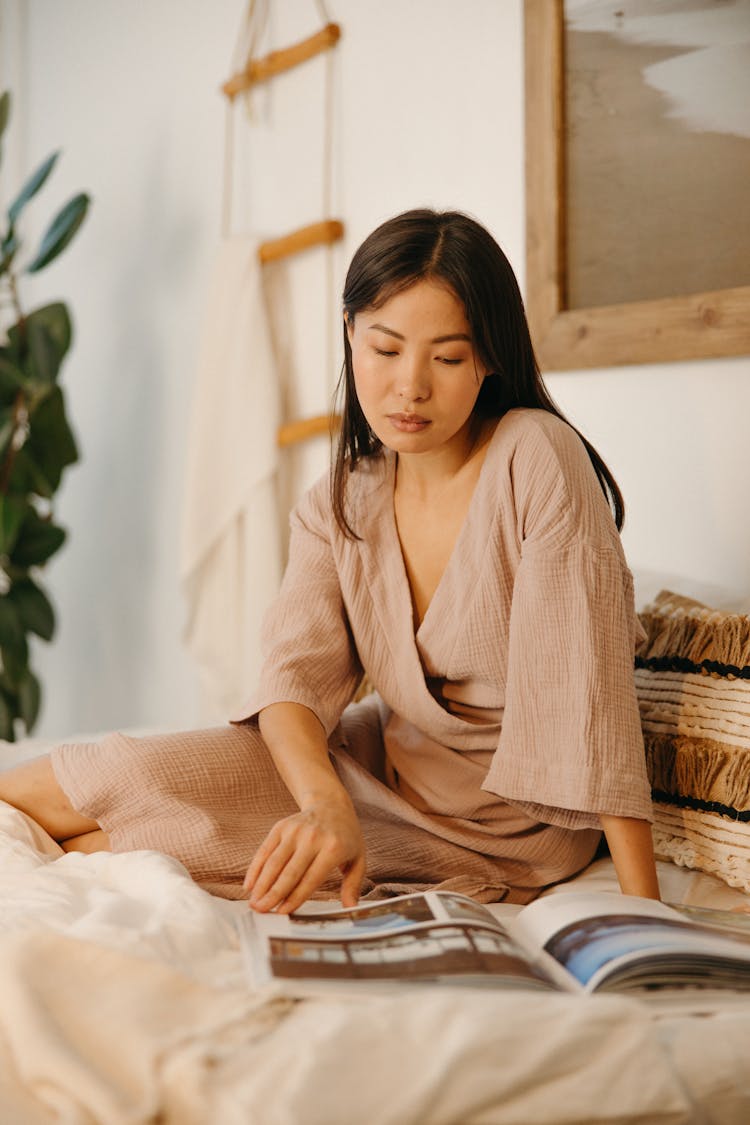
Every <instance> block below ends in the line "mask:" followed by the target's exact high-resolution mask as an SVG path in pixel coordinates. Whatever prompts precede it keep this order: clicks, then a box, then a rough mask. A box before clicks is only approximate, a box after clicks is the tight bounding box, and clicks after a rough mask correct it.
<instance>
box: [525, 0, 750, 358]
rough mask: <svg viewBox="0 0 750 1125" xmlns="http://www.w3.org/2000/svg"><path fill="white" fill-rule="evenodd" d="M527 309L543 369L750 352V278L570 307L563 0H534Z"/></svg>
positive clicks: (528, 16)
mask: <svg viewBox="0 0 750 1125" xmlns="http://www.w3.org/2000/svg"><path fill="white" fill-rule="evenodd" d="M524 22H525V90H526V269H527V274H526V311H527V315H528V319H529V325H530V327H531V334H532V338H533V340H534V346H535V349H536V353H537V357H538V359H539V362H540V365H541V367H542V370H545V371H561V370H570V369H578V368H588V367H610V366H613V365H620V364H629V363H664V362H669V361H672V360H686V359H699V358H704V357H712V356H730V355H748V354H750V286H741V287H738V288H735V289H720V290H715V291H713V292H709V293H694V294H691V295H689V296H682V297H666V298H660V299H659V300H644V301H631V302H628V303H627V304H622V305H605V306H601V307H597V308H576V309H570V308H568V307H567V306H566V292H565V288H566V284H565V277H566V270H565V203H566V193H565V150H564V145H565V120H564V117H565V100H564V82H565V59H564V13H563V0H524Z"/></svg>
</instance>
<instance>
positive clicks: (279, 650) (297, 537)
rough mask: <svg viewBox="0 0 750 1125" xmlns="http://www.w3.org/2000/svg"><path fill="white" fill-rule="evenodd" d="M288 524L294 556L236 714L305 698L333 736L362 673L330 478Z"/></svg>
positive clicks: (238, 718) (245, 717) (249, 717)
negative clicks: (340, 566) (339, 564)
mask: <svg viewBox="0 0 750 1125" xmlns="http://www.w3.org/2000/svg"><path fill="white" fill-rule="evenodd" d="M290 528H291V535H290V543H289V562H288V565H287V568H286V571H285V573H284V578H283V581H282V584H281V589H280V591H279V595H278V597H277V598H276V600H275V601H274V603H273V604H272V605H271V607H270V608H269V610H268V611H267V613H266V616H265V618H264V621H263V627H262V634H261V645H262V651H263V667H262V671H261V675H260V681H259V684H258V688H257V690H256V692H255V693H254V695H253V696H252V697H251V698H250V700H248V702H247V704H246V706H244V707H242V708H240V710H239V711H237V712H235V713H234V714H233V715H232V716H231V717H230V721H231V722H234V723H246V722H252V721H254V720H255V719H256V717H257V715H258V713H259V712H260V711H261V710H262V709H263V708H264V707H268V706H270V705H271V704H272V703H300V704H302V705H303V706H304V707H308V708H309V709H310V710H311V711H312V712H314V714H315V715H316V716H317V718H318V720H319V722H320V724H321V726H322V727H323V728H324V730H325V732H326V736H330V734H331V733H332V731H333V730H334V729H335V727H336V726H337V724H338V722H339V719H340V717H341V713H342V711H343V710H344V708H345V707H346V705H347V703H349V702H350V700H351V698H352V696H353V695H354V692H355V691H356V689H357V686H358V685H359V682H360V681H361V679H362V674H363V673H362V667H361V665H360V662H359V658H358V656H357V652H356V648H355V645H354V641H353V638H352V634H351V630H350V627H349V621H348V618H347V614H346V609H345V606H344V602H343V598H342V593H341V587H340V583H339V576H338V572H337V569H336V561H335V556H334V551H333V548H332V538H333V536H334V535H335V534H337V532H336V529H335V527H334V524H333V520H332V517H331V515H330V505H329V504H328V494H327V480H326V479H323V480H321V481H319V482H318V484H316V485H314V486H313V488H312V489H310V491H309V492H308V493H306V494H305V496H304V497H303V498H302V500H301V501H300V503H299V505H298V506H297V507H296V508H295V509H294V511H293V512H292V514H291V517H290Z"/></svg>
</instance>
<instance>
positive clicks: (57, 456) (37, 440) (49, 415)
mask: <svg viewBox="0 0 750 1125" xmlns="http://www.w3.org/2000/svg"><path fill="white" fill-rule="evenodd" d="M24 449H25V450H26V452H27V453H28V455H29V457H30V458H31V459H32V460H33V461H34V463H35V464H36V465H37V466H38V467H39V469H40V470H41V472H42V473H43V475H44V478H45V479H46V480H48V481H49V483H50V485H51V487H52V490H53V492H54V491H55V490H56V489H57V488H58V486H59V484H60V478H61V477H62V472H63V469H64V468H65V467H66V466H67V465H72V464H73V463H74V462H75V461H77V460H78V449H77V447H76V442H75V438H74V437H73V433H72V431H71V429H70V426H69V425H68V420H67V418H66V416H65V399H64V397H63V392H62V388H61V387H55V389H54V390H53V391H52V393H51V394H48V395H46V396H45V398H43V399H42V400H41V402H40V403H39V404H38V405H37V406H36V407H35V408H34V409H33V410H32V411H31V412H30V413H29V436H28V438H27V440H26V444H25V446H24Z"/></svg>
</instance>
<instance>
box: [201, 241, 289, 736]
mask: <svg viewBox="0 0 750 1125" xmlns="http://www.w3.org/2000/svg"><path fill="white" fill-rule="evenodd" d="M257 248H258V242H257V240H256V239H254V238H251V237H249V236H231V237H227V238H225V239H223V240H222V242H221V243H220V246H219V250H218V253H217V257H216V261H215V265H214V270H213V276H212V278H211V283H210V287H209V293H208V300H207V309H206V315H205V321H204V327H203V333H202V338H201V343H200V349H199V356H198V367H197V372H196V376H195V384H194V391H193V405H192V419H191V426H190V434H189V448H188V452H187V465H186V487H185V501H184V511H183V527H182V545H181V563H180V579H181V584H182V588H183V592H184V595H185V598H186V602H187V610H188V615H187V624H186V629H185V636H184V640H185V644H186V647H187V648H188V650H189V652H190V653H191V655H192V657H193V659H194V660H195V661H196V663H197V665H198V668H199V670H200V675H201V681H202V686H203V690H204V693H205V703H206V704H207V705H208V707H209V709H210V710H211V711H212V713H214V715H213V717H216V718H219V717H224V716H226V715H227V714H228V713H229V712H231V711H232V710H233V709H234V708H235V707H237V706H238V705H239V702H240V701H241V700H242V699H244V698H245V697H246V696H247V694H248V692H249V691H250V690H251V689H252V688H253V686H254V684H255V681H256V678H257V675H258V672H259V669H260V652H259V644H258V641H259V635H260V622H261V619H262V616H263V613H264V612H265V609H266V607H267V606H268V604H269V603H270V601H271V599H272V598H273V597H274V595H275V594H276V592H277V590H278V587H279V583H280V581H281V568H282V557H281V543H282V537H281V530H280V526H279V512H278V503H277V490H276V469H277V460H278V449H277V444H276V432H277V428H278V424H279V413H280V411H279V389H278V379H277V373H276V370H275V364H274V359H273V351H272V347H271V340H270V332H269V324H268V314H267V309H266V303H265V296H264V291H263V278H262V267H261V266H260V264H259V261H258V254H257ZM207 717H208V716H207Z"/></svg>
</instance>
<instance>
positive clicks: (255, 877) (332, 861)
mask: <svg viewBox="0 0 750 1125" xmlns="http://www.w3.org/2000/svg"><path fill="white" fill-rule="evenodd" d="M336 870H339V871H340V872H341V874H342V881H341V903H342V905H343V906H356V904H357V900H358V899H359V892H360V888H361V886H362V879H363V877H364V874H365V842H364V837H363V836H362V830H361V828H360V826H359V821H358V820H357V815H356V813H355V811H354V808H353V806H352V804H351V801H350V800H349V798H348V797H347V796H346V795H342V796H340V797H339V796H338V795H336V796H325V797H323V798H320V799H319V800H316V801H311V802H310V804H308V805H306V806H305V807H304V808H302V809H300V811H299V812H298V813H294V814H293V815H292V816H287V817H284V819H283V820H279V821H277V823H276V824H274V826H273V828H272V829H271V831H270V832H269V833H268V835H267V836H266V838H265V840H264V841H263V843H262V844H261V846H260V847H259V848H258V851H257V852H256V853H255V855H254V857H253V859H252V862H251V864H250V866H249V868H248V871H247V875H246V876H245V882H244V888H245V890H247V891H249V892H250V906H251V907H252V908H253V909H254V910H258V911H261V912H263V913H265V912H266V911H268V910H276V911H278V913H280V914H289V913H291V911H293V910H296V909H297V908H298V907H300V906H301V905H302V903H303V902H305V901H306V900H307V899H308V898H309V897H310V895H312V894H313V893H314V892H315V891H316V890H317V889H318V888H319V887H320V886H322V885H323V883H325V882H326V880H327V879H328V878H329V877H330V875H331V874H332V873H333V872H335V871H336Z"/></svg>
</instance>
